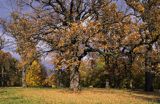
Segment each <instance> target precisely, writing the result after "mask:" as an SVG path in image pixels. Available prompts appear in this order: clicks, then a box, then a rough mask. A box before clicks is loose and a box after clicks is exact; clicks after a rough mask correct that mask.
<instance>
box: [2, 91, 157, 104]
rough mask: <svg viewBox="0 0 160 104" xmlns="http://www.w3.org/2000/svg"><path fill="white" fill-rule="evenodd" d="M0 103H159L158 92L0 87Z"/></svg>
mask: <svg viewBox="0 0 160 104" xmlns="http://www.w3.org/2000/svg"><path fill="white" fill-rule="evenodd" d="M0 104H160V94H159V93H155V92H154V93H145V92H143V91H129V90H114V89H83V90H82V91H81V92H79V93H73V92H71V91H69V90H67V89H47V88H0Z"/></svg>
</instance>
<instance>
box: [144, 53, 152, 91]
mask: <svg viewBox="0 0 160 104" xmlns="http://www.w3.org/2000/svg"><path fill="white" fill-rule="evenodd" d="M153 90H154V88H153V73H152V64H151V58H150V54H149V51H148V52H147V53H146V56H145V91H148V92H149V91H153Z"/></svg>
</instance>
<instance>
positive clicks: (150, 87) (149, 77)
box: [145, 71, 153, 92]
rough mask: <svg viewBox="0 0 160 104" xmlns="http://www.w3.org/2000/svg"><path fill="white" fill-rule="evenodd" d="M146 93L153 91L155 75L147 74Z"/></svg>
mask: <svg viewBox="0 0 160 104" xmlns="http://www.w3.org/2000/svg"><path fill="white" fill-rule="evenodd" d="M145 91H147V92H149V91H153V74H152V73H151V72H149V71H148V72H145Z"/></svg>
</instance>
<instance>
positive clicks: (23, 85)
mask: <svg viewBox="0 0 160 104" xmlns="http://www.w3.org/2000/svg"><path fill="white" fill-rule="evenodd" d="M22 87H27V84H26V70H25V68H23V70H22Z"/></svg>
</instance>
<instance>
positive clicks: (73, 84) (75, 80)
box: [70, 65, 80, 92]
mask: <svg viewBox="0 0 160 104" xmlns="http://www.w3.org/2000/svg"><path fill="white" fill-rule="evenodd" d="M78 69H79V66H77V65H76V66H74V67H73V69H72V70H71V74H70V89H71V90H73V91H74V92H77V91H78V90H80V74H79V70H78Z"/></svg>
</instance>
